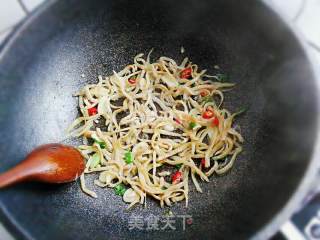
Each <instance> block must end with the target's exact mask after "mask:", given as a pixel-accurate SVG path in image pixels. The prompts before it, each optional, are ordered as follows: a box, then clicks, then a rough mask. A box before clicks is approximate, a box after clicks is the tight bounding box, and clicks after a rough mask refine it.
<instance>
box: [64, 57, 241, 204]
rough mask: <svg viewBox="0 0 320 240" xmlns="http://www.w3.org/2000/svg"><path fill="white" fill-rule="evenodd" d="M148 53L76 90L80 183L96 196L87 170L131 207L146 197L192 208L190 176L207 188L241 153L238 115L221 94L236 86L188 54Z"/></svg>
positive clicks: (74, 129)
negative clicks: (83, 165) (81, 166)
mask: <svg viewBox="0 0 320 240" xmlns="http://www.w3.org/2000/svg"><path fill="white" fill-rule="evenodd" d="M150 53H151V52H150ZM150 53H149V54H148V56H147V58H146V59H144V58H143V54H139V55H137V56H136V57H135V58H134V62H133V64H131V65H128V66H126V67H125V68H124V69H123V70H121V71H120V72H113V74H112V75H111V76H108V77H101V76H99V81H98V83H97V84H90V85H87V86H85V87H84V88H83V89H82V90H81V91H79V92H78V93H77V94H76V95H77V96H78V97H79V107H80V111H81V116H80V117H79V118H77V119H76V120H75V121H74V123H73V124H72V125H71V126H70V129H69V131H70V133H71V134H72V135H73V136H81V137H82V138H83V145H81V146H79V150H80V151H81V153H82V154H83V156H84V157H85V158H86V160H87V163H86V169H85V172H84V174H83V175H82V176H81V178H80V179H81V187H82V189H83V191H84V192H85V193H87V194H89V195H90V196H92V197H97V195H96V193H95V192H93V191H92V190H89V189H88V188H87V187H86V185H85V175H86V174H90V173H93V172H98V173H99V174H100V175H99V178H98V179H96V180H95V181H94V183H95V184H96V185H98V186H99V187H102V188H104V187H109V188H113V189H114V191H115V193H116V194H117V195H121V196H123V200H124V201H125V202H127V203H129V204H130V205H129V208H130V207H132V206H133V205H135V204H136V203H141V204H143V203H145V201H146V197H147V195H148V196H151V197H153V198H154V199H156V200H159V202H160V205H161V206H164V205H169V206H170V205H171V204H172V203H173V202H178V201H181V200H185V201H186V205H188V198H189V183H188V182H189V178H191V181H192V182H193V184H194V185H195V188H196V189H197V191H199V192H202V190H201V187H200V184H199V180H202V181H206V182H209V178H208V177H210V176H211V175H213V174H218V175H220V174H223V173H225V172H227V171H228V170H229V169H230V168H231V167H232V166H233V164H234V161H235V159H236V157H237V155H238V154H239V153H240V152H241V150H242V147H241V143H242V142H243V138H242V136H241V134H240V133H239V131H237V128H236V127H234V124H233V123H234V119H235V116H236V115H237V114H238V113H233V114H232V113H230V112H229V111H228V110H226V109H224V108H223V106H222V103H223V100H224V95H223V91H224V90H227V89H230V88H231V87H233V86H234V84H231V83H226V82H222V81H220V80H221V78H222V77H223V76H222V75H214V76H209V75H207V74H206V70H200V69H199V67H198V66H197V65H196V64H193V63H192V62H190V61H189V60H188V59H187V58H185V59H184V60H183V61H182V63H181V64H177V63H176V62H175V61H174V60H173V59H171V58H168V57H160V58H159V59H158V60H157V61H155V62H151V61H150Z"/></svg>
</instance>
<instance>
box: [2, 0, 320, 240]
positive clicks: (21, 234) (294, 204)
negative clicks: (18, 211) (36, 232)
mask: <svg viewBox="0 0 320 240" xmlns="http://www.w3.org/2000/svg"><path fill="white" fill-rule="evenodd" d="M57 1H58V0H47V1H46V2H44V3H42V4H41V5H40V6H39V7H38V8H37V9H35V10H34V11H33V12H31V13H30V14H29V15H27V16H26V18H25V19H23V20H22V21H21V22H20V23H18V24H17V25H16V26H15V27H14V29H13V30H12V31H11V33H10V34H9V35H8V36H7V37H6V38H5V40H4V41H3V42H2V44H1V45H0V64H1V62H2V59H3V58H4V56H5V55H6V53H7V52H8V51H10V49H11V46H12V45H13V43H14V42H15V40H16V39H17V38H19V37H20V35H21V33H22V32H23V31H24V30H25V29H26V28H27V27H28V26H29V24H30V23H32V22H33V20H34V19H36V18H37V17H38V16H39V15H40V14H41V13H42V12H43V11H45V10H46V9H48V8H49V7H50V6H51V5H53V4H54V3H55V2H57ZM260 2H261V3H262V5H264V7H265V8H266V9H268V10H270V11H271V12H273V13H274V14H275V15H276V16H277V17H278V18H279V19H280V21H282V23H283V24H284V25H285V27H287V29H288V30H290V32H291V34H292V35H293V37H294V38H295V39H296V40H297V42H298V44H299V46H300V47H301V50H303V52H304V53H305V55H306V60H307V61H308V62H309V64H310V70H311V73H312V74H313V77H314V81H315V84H316V102H317V113H318V115H317V116H316V118H317V119H316V123H317V127H316V131H317V133H316V139H315V142H314V146H313V152H312V153H311V158H310V162H309V164H308V167H307V169H306V170H305V173H304V176H303V177H302V178H301V181H300V183H299V184H298V185H297V187H296V190H295V191H294V193H293V194H292V195H291V196H290V197H289V200H288V201H287V202H286V203H285V204H284V207H283V208H282V209H281V210H280V211H279V212H278V213H277V214H276V215H275V216H274V217H272V219H271V220H270V221H269V222H267V223H266V224H265V225H264V226H263V227H262V228H260V229H257V231H256V232H255V233H254V235H253V236H252V237H251V239H254V240H260V239H268V238H270V237H272V236H273V235H274V234H275V233H276V232H277V231H279V230H280V227H281V226H282V225H283V224H284V223H285V222H286V221H287V220H288V219H289V218H290V217H291V216H292V215H293V214H294V212H295V211H296V210H297V209H298V207H299V206H301V204H302V201H303V199H304V197H305V196H306V194H307V193H308V192H309V191H310V186H311V183H313V182H314V180H315V179H316V176H317V173H318V171H319V169H320V161H318V159H317V158H318V156H320V134H319V133H320V117H319V114H320V106H319V105H320V68H319V66H318V65H320V64H319V63H318V62H317V60H316V59H315V56H314V55H313V54H312V53H311V51H310V46H308V44H307V41H306V39H305V37H304V36H303V34H302V33H301V32H300V31H299V30H298V29H297V27H296V26H294V24H293V23H292V22H290V20H289V19H287V18H286V17H285V16H283V15H282V14H281V11H280V10H279V8H277V7H276V6H275V5H274V4H273V3H272V2H270V1H269V0H260ZM0 220H1V223H2V224H3V225H4V227H5V228H6V230H8V231H9V233H10V234H11V235H12V236H13V237H15V238H17V239H27V240H29V239H34V238H33V237H32V236H30V235H29V234H28V232H27V231H26V230H25V229H24V228H23V227H21V226H20V225H19V224H18V223H17V222H16V220H15V219H14V218H13V217H12V216H11V214H10V212H8V211H7V210H6V207H5V206H4V205H3V203H2V202H0Z"/></svg>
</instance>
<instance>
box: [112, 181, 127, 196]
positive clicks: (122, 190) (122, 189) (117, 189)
mask: <svg viewBox="0 0 320 240" xmlns="http://www.w3.org/2000/svg"><path fill="white" fill-rule="evenodd" d="M114 191H115V193H116V195H119V196H123V195H124V193H125V192H126V191H127V189H126V187H125V186H124V185H123V184H122V183H119V184H118V185H117V186H115V187H114Z"/></svg>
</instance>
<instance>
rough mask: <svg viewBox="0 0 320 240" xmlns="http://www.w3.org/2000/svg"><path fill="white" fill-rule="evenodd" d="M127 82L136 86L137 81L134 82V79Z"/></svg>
mask: <svg viewBox="0 0 320 240" xmlns="http://www.w3.org/2000/svg"><path fill="white" fill-rule="evenodd" d="M128 82H129V83H130V84H136V82H137V80H136V79H135V78H129V79H128Z"/></svg>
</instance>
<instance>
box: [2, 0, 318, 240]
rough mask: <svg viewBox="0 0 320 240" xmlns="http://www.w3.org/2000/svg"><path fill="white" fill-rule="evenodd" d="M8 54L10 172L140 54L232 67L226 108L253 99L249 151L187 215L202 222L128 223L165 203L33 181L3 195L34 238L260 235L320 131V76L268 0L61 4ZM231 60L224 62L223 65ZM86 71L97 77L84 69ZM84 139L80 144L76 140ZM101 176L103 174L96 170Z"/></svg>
mask: <svg viewBox="0 0 320 240" xmlns="http://www.w3.org/2000/svg"><path fill="white" fill-rule="evenodd" d="M37 15H38V16H35V17H34V19H33V20H32V21H31V22H30V23H29V24H27V26H26V27H25V28H24V29H23V30H22V32H21V33H20V35H19V36H18V37H17V38H16V39H15V40H14V42H13V43H12V48H11V50H10V51H8V52H6V53H5V55H4V57H3V58H2V60H1V62H2V63H1V65H0V73H1V75H0V78H1V81H0V86H1V88H0V89H1V91H0V100H1V101H2V102H3V101H6V103H7V104H6V106H4V107H3V110H2V114H1V115H0V122H1V127H0V131H1V135H2V138H1V140H0V141H1V142H0V150H1V153H2V164H1V166H0V168H1V170H4V169H7V168H8V167H10V166H12V165H14V164H15V163H17V162H18V161H20V160H21V159H22V158H23V157H24V156H25V154H26V153H27V152H28V151H30V150H31V149H32V148H33V147H35V146H37V145H39V144H43V143H48V142H57V141H61V140H62V139H63V138H64V136H65V131H64V130H65V129H66V128H67V126H68V125H69V124H70V123H71V121H72V120H73V119H74V118H75V117H76V116H77V101H76V99H75V98H72V94H73V93H74V92H75V91H77V90H78V89H80V87H82V86H84V85H85V84H86V83H88V82H94V81H96V80H97V79H96V76H97V75H98V74H111V72H112V70H120V69H121V68H122V67H123V66H125V65H126V64H129V63H130V62H131V61H132V58H133V57H134V56H135V55H136V54H137V53H140V52H144V53H147V52H148V51H149V50H150V49H151V48H155V51H154V52H155V53H154V58H156V57H159V56H163V55H165V56H169V57H172V58H174V59H176V60H177V61H180V60H182V58H183V56H184V55H182V54H180V47H181V46H183V47H184V48H185V49H186V53H185V56H188V57H190V59H191V60H192V61H193V62H194V63H196V64H198V65H199V66H200V67H202V68H206V69H208V70H209V73H217V72H223V73H227V74H228V75H229V77H230V81H231V82H235V83H237V86H236V87H235V88H234V89H233V90H232V91H230V92H228V93H226V94H225V95H226V96H227V97H226V103H225V105H224V106H225V107H226V108H228V109H230V110H231V111H236V110H237V109H238V108H240V107H242V106H248V107H249V111H248V112H247V113H246V114H245V115H243V116H241V117H239V119H238V121H236V122H237V124H239V125H240V126H241V133H242V135H243V136H244V138H245V140H246V141H245V144H244V152H243V153H242V154H240V156H239V157H238V159H237V161H236V163H235V166H234V168H233V169H232V170H231V171H230V172H229V173H228V174H227V175H225V176H221V177H216V176H214V177H212V178H211V182H210V183H209V184H206V183H203V184H202V185H201V186H202V187H203V190H204V193H203V194H200V193H197V192H196V191H195V189H194V188H192V191H191V193H190V202H189V207H188V208H185V206H184V203H183V202H181V203H178V204H176V205H174V206H173V207H172V208H171V211H172V212H173V213H174V214H176V215H184V214H188V215H191V216H192V217H193V224H192V225H190V226H188V227H187V229H186V231H182V227H181V224H180V222H178V221H177V222H176V228H177V229H176V230H175V231H147V230H139V231H137V230H133V231H129V229H128V219H129V218H130V217H132V216H133V215H138V216H142V217H144V219H146V218H147V217H148V216H150V215H151V214H153V215H156V216H163V212H164V209H161V208H160V207H159V205H158V203H156V202H155V201H152V200H149V201H148V202H147V206H146V207H143V206H138V207H136V208H134V209H133V210H132V211H129V212H127V211H125V208H126V206H127V205H126V204H125V203H123V202H122V200H121V198H120V197H118V196H116V195H115V194H114V193H113V191H112V189H99V188H97V187H94V186H93V184H92V180H93V179H94V176H92V177H91V178H90V177H89V179H90V181H88V185H89V187H92V188H93V189H94V190H95V191H96V192H97V194H98V196H99V197H98V199H92V198H90V197H88V196H86V195H84V194H83V193H82V192H81V191H80V188H79V183H73V184H68V185H61V186H47V185H38V184H25V185H21V186H17V187H15V188H11V189H7V190H5V191H1V192H0V199H1V203H2V205H3V206H4V208H5V209H6V210H7V212H8V213H9V217H10V218H11V219H15V221H16V223H17V224H18V226H20V227H21V228H22V229H25V234H27V235H29V236H32V237H34V238H35V239H44V238H45V239H59V238H62V237H64V238H63V239H74V238H75V237H77V238H78V239H89V238H90V239H106V238H107V239H119V238H120V237H129V236H130V238H131V239H145V238H150V237H153V238H155V239H160V238H168V239H173V238H174V239H182V238H190V239H194V238H196V239H198V238H204V237H210V238H212V237H214V238H215V239H221V238H224V239H230V238H235V237H236V238H237V239H241V238H245V237H249V236H253V234H255V233H256V232H257V231H258V230H259V229H260V228H261V227H263V226H264V225H265V224H266V223H268V222H269V221H270V220H271V219H272V217H273V216H274V215H275V214H277V213H278V212H279V211H280V210H281V208H282V207H283V206H284V205H285V204H286V202H287V201H288V200H289V198H290V196H291V195H292V193H293V192H294V190H295V189H296V187H297V186H298V184H299V183H300V181H301V179H302V177H303V175H304V173H305V171H306V169H307V167H308V164H309V159H310V156H311V152H312V149H313V145H314V141H315V134H316V131H315V129H316V124H315V123H316V116H317V112H316V92H315V80H314V76H313V74H312V72H311V70H310V67H309V62H308V60H307V58H306V56H305V54H304V52H303V50H302V48H301V46H300V45H299V43H298V42H297V41H296V40H295V38H294V36H293V35H292V34H291V32H290V31H289V30H288V28H287V27H286V26H285V25H284V24H283V23H282V22H281V21H280V20H279V19H278V18H277V17H276V16H275V15H274V14H273V13H272V12H271V11H269V10H268V9H266V7H265V6H264V5H263V4H261V3H259V2H258V1H250V3H248V4H241V3H240V2H239V1H232V0H229V1H222V0H221V1H219V0H215V1H212V0H211V1H209V0H208V1H191V0H187V1H182V0H181V1H180V0H179V1H169V0H168V1H166V0H160V1H142V0H136V1H134V2H132V1H129V0H120V1H119V0H117V1H103V0H93V1H85V0H81V1H80V0H77V1H76V0H70V1H58V2H56V3H53V4H52V6H51V7H49V8H47V9H45V10H44V11H43V12H41V13H38V14H37ZM214 65H219V66H220V68H221V70H214V68H213V66H214ZM82 74H84V75H85V77H81V75H82ZM69 143H72V144H76V143H77V141H76V140H75V141H69ZM95 177H96V176H95Z"/></svg>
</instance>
